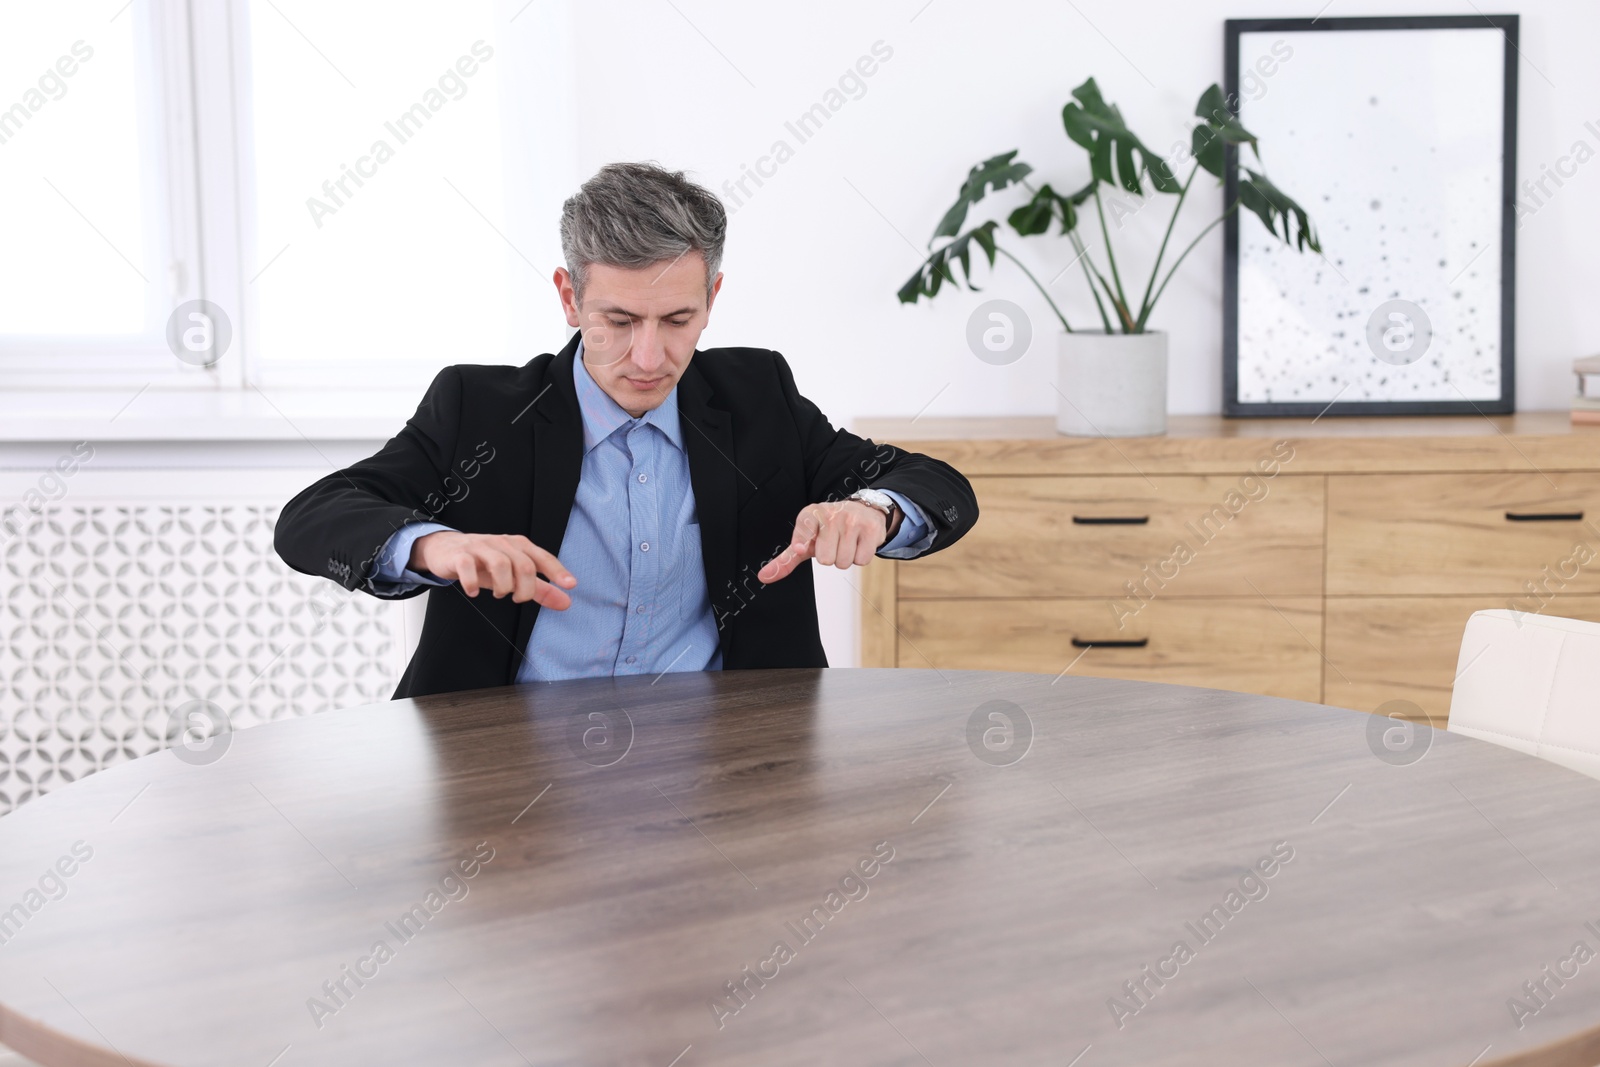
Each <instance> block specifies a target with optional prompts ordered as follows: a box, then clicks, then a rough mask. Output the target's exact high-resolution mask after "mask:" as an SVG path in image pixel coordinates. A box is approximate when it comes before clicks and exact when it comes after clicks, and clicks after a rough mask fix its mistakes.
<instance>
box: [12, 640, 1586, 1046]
mask: <svg viewBox="0 0 1600 1067" xmlns="http://www.w3.org/2000/svg"><path fill="white" fill-rule="evenodd" d="M0 908H3V909H10V910H8V911H5V912H0V939H3V940H4V944H3V945H0V1042H3V1043H5V1044H8V1045H10V1046H12V1047H14V1048H16V1049H17V1050H19V1051H21V1052H23V1053H24V1054H25V1055H27V1056H30V1057H32V1058H33V1059H36V1060H38V1061H39V1062H40V1063H43V1064H46V1065H49V1067H67V1065H87V1064H92V1065H97V1067H98V1065H107V1067H110V1065H128V1064H132V1065H138V1067H144V1065H160V1067H191V1065H192V1067H202V1065H206V1067H209V1065H213V1064H236V1065H258V1067H277V1065H281V1067H298V1065H307V1064H325V1065H334V1064H339V1065H349V1064H372V1065H378V1064H382V1065H386V1067H387V1065H400V1064H427V1065H439V1067H458V1065H465V1064H471V1065H481V1067H498V1065H504V1067H517V1065H527V1064H537V1065H544V1064H584V1065H593V1064H640V1065H657V1067H674V1065H676V1067H696V1065H702V1064H751V1063H762V1064H807V1065H810V1064H849V1065H857V1064H884V1065H888V1064H899V1065H919V1064H931V1065H937V1067H945V1065H951V1067H955V1065H973V1064H983V1065H994V1064H1027V1065H1029V1067H1034V1065H1039V1064H1058V1065H1067V1064H1073V1065H1077V1067H1110V1065H1119V1064H1126V1065H1134V1064H1138V1065H1143V1067H1150V1065H1158V1064H1186V1065H1187V1064H1224V1063H1225V1064H1253V1063H1271V1064H1274V1065H1298V1064H1304V1065H1306V1067H1319V1065H1335V1067H1346V1065H1360V1067H1373V1065H1379V1064H1419V1065H1420V1064H1427V1065H1448V1064H1458V1065H1463V1067H1464V1065H1467V1064H1471V1063H1476V1064H1477V1065H1479V1067H1487V1065H1489V1064H1511V1063H1516V1064H1562V1065H1574V1067H1575V1065H1578V1064H1593V1063H1595V1062H1596V1061H1597V1060H1600V1038H1597V1037H1596V1036H1595V1033H1596V1027H1597V1024H1600V959H1592V958H1591V957H1592V956H1593V955H1594V954H1595V953H1596V952H1600V782H1596V781H1592V780H1590V779H1588V778H1586V777H1583V776H1581V775H1578V774H1575V773H1573V772H1571V771H1567V770H1564V769H1562V768H1560V767H1557V766H1554V765H1552V764H1550V763H1547V762H1544V761H1541V760H1538V759H1534V758H1531V757H1527V756H1522V755H1519V754H1517V753H1514V752H1511V751H1509V750H1506V749H1503V748H1500V747H1497V746H1494V745H1489V744H1484V743H1482V742H1478V741H1473V740H1468V739H1464V738H1460V737H1456V736H1453V735H1449V734H1442V733H1434V732H1432V731H1430V730H1428V729H1426V728H1424V727H1419V728H1417V729H1416V731H1415V732H1414V733H1411V734H1409V736H1408V733H1407V731H1406V730H1405V729H1404V728H1403V727H1401V726H1399V725H1398V724H1396V723H1394V722H1392V721H1390V720H1386V719H1382V718H1377V717H1374V716H1368V715H1365V714H1362V713H1359V712H1352V711H1341V710H1338V709H1334V708H1328V707H1322V706H1318V705H1312V704H1304V703H1298V702H1294V701H1287V700H1277V699H1271V698H1267V697H1257V696H1244V695H1240V694H1236V693H1226V692H1219V691H1214V690H1202V689H1188V688H1181V687H1174V686H1164V685H1149V684H1140V683H1133V682H1119V681H1109V680H1100V679H1083V678H1072V677H1062V678H1059V679H1052V678H1050V677H1049V676H1044V675H1027V674H1003V673H989V672H976V671H942V672H940V671H931V670H927V671H922V670H777V671H731V672H726V673H705V674H698V673H695V674H668V675H664V676H662V677H660V678H658V679H654V680H652V679H650V678H648V677H633V678H619V679H596V680H587V681H580V682H566V683H560V684H555V685H531V686H518V687H510V688H505V689H495V690H483V691H479V692H473V693H458V694H451V695H446V696H438V697H429V698H423V699H417V700H402V701H396V702H393V703H387V704H374V705H369V706H366V707H360V708H353V709H349V710H346V711H340V712H332V713H329V714H325V715H318V716H314V717H310V718H304V719H296V720H290V721H284V722H278V723H272V724H268V725H264V726H260V727H257V728H254V729H251V730H247V731H242V732H240V733H237V734H232V735H227V736H226V737H223V738H217V739H213V740H212V741H211V742H209V744H208V746H192V745H190V744H189V743H185V744H183V745H180V746H179V747H176V748H174V749H172V750H169V751H166V752H162V753H159V754H157V755H154V756H149V757H146V758H144V759H140V760H136V761H133V762H131V763H127V764H123V765H120V766H117V767H114V768H113V769H110V770H107V771H105V772H103V773H100V774H96V775H94V776H92V777H90V778H87V779H85V780H84V781H81V782H78V783H76V784H74V785H72V786H70V787H68V788H66V789H63V790H60V791H58V792H55V793H52V794H50V795H48V796H46V797H43V798H41V799H38V800H34V801H32V802H30V803H28V804H26V805H24V806H23V807H22V808H20V809H18V810H17V811H16V812H15V813H13V814H11V815H9V816H7V817H5V818H4V819H0ZM1591 924H1592V925H1591ZM1580 945H1581V946H1583V948H1582V949H1581V950H1580V949H1579V946H1580ZM1563 976H1564V977H1563ZM1525 983H1527V984H1526V985H1525ZM1518 1004H1520V1005H1521V1009H1520V1010H1519V1009H1518V1008H1517V1007H1516V1005H1518Z"/></svg>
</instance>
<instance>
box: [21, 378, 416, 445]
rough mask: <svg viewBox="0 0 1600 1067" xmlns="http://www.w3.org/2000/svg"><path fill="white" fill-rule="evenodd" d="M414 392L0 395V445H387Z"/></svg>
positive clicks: (406, 416) (28, 391)
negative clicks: (305, 441)
mask: <svg viewBox="0 0 1600 1067" xmlns="http://www.w3.org/2000/svg"><path fill="white" fill-rule="evenodd" d="M422 392H423V390H420V389H406V390H396V389H269V390H267V391H266V392H264V393H263V392H262V391H260V390H257V389H244V390H238V389H230V390H204V391H200V390H184V391H177V390H167V391H158V390H155V389H145V390H144V391H142V392H139V393H137V394H133V393H131V392H130V391H125V390H116V391H111V390H76V391H73V392H67V391H62V390H46V389H7V390H4V391H0V443H15V442H24V441H91V442H95V441H300V440H308V439H309V440H313V441H367V440H371V441H386V440H388V439H389V438H390V437H393V436H394V435H395V433H396V432H397V431H398V430H399V429H400V427H402V426H403V425H405V422H406V420H407V419H409V418H410V417H411V414H412V412H414V411H415V410H416V407H417V403H418V401H419V400H420V399H421V397H422Z"/></svg>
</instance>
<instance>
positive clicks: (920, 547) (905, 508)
mask: <svg viewBox="0 0 1600 1067" xmlns="http://www.w3.org/2000/svg"><path fill="white" fill-rule="evenodd" d="M879 491H880V492H883V493H886V494H888V496H889V499H891V500H893V501H894V502H895V503H896V504H899V505H900V510H901V512H903V513H904V518H902V519H901V520H900V529H899V530H897V531H895V535H894V536H893V537H892V538H890V539H889V543H888V544H886V545H884V546H883V547H882V548H880V549H878V555H880V556H882V557H884V558H885V559H911V558H913V557H914V556H920V555H921V554H922V553H924V552H926V551H927V550H928V549H929V548H930V547H932V545H933V539H934V536H935V535H936V534H937V533H938V531H937V530H933V529H930V528H929V526H928V519H927V516H925V515H923V513H922V509H921V508H919V507H917V505H916V504H915V503H913V502H912V501H910V500H908V499H906V498H905V497H904V496H902V495H901V494H899V493H897V492H895V491H894V490H893V489H882V490H879Z"/></svg>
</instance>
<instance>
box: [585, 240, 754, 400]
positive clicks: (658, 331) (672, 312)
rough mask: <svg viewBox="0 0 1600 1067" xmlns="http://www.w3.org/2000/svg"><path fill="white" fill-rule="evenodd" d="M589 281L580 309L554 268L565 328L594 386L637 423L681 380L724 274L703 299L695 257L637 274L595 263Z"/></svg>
mask: <svg viewBox="0 0 1600 1067" xmlns="http://www.w3.org/2000/svg"><path fill="white" fill-rule="evenodd" d="M588 275H589V276H588V280H587V284H586V285H585V286H584V291H583V303H582V305H581V306H580V305H579V304H578V302H577V294H576V293H575V292H574V291H573V288H572V277H571V275H569V274H568V273H567V271H566V268H564V267H563V268H559V269H557V270H556V274H555V283H556V289H557V290H558V291H559V292H560V294H561V306H562V307H563V308H564V309H565V310H566V313H567V325H569V326H575V327H577V328H578V329H580V330H582V331H583V362H584V365H585V366H586V367H588V369H589V374H590V376H591V377H593V378H594V380H595V382H596V384H598V385H599V386H600V388H601V389H603V390H605V393H606V395H607V396H609V397H610V398H611V399H612V400H615V401H616V402H617V405H618V406H619V407H621V408H622V410H624V411H626V412H627V413H628V414H629V415H632V416H633V417H634V418H638V417H639V416H640V415H643V414H644V413H645V412H647V411H649V410H651V409H652V408H655V407H656V406H658V405H659V404H660V403H661V402H662V401H663V400H665V399H666V398H667V396H668V394H670V393H671V392H672V388H673V386H675V385H677V384H678V379H679V378H681V377H683V372H684V371H685V370H686V369H687V368H688V366H689V360H690V359H691V358H692V357H693V356H694V349H695V345H697V344H698V343H699V341H700V333H701V331H703V330H704V329H705V328H706V322H707V320H708V319H709V317H710V315H711V304H712V302H713V301H714V300H715V299H716V295H717V290H719V289H721V288H722V275H721V274H718V275H717V277H716V281H715V283H714V284H713V285H712V287H711V292H710V293H709V294H708V293H707V292H706V262H705V257H704V256H702V255H701V254H700V253H699V252H689V253H687V254H685V255H683V256H680V257H679V258H677V259H676V260H667V261H666V262H663V263H656V264H653V265H651V266H649V267H643V268H640V269H637V270H628V269H625V268H622V267H612V266H607V265H606V264H603V263H593V264H590V266H589V271H588Z"/></svg>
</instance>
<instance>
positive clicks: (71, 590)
mask: <svg viewBox="0 0 1600 1067" xmlns="http://www.w3.org/2000/svg"><path fill="white" fill-rule="evenodd" d="M92 467H93V461H92V460H91V461H89V462H88V463H86V464H84V465H83V466H82V467H80V468H79V469H78V470H77V471H76V472H75V473H74V474H73V475H72V476H71V477H70V478H66V479H60V478H57V479H45V482H44V485H45V486H47V488H48V491H45V490H43V489H41V477H42V476H41V475H40V474H39V473H37V471H0V814H4V813H6V812H9V811H11V810H13V809H14V808H15V807H16V806H17V805H20V804H24V803H26V802H27V801H29V800H31V799H33V798H34V797H37V796H39V795H41V794H43V793H48V792H50V791H51V790H53V789H58V788H60V787H61V786H63V785H65V784H67V783H69V782H73V781H76V780H77V779H79V778H81V777H83V776H84V775H87V774H92V773H94V772H95V771H97V770H100V769H102V768H105V767H109V766H111V765H112V764H114V763H119V762H121V761H123V760H129V759H133V758H135V757H138V756H143V755H147V754H149V753H153V752H157V751H160V750H161V749H164V748H167V747H169V746H168V741H167V736H166V735H167V729H168V727H167V723H168V716H169V715H170V714H171V713H172V712H173V711H174V710H175V709H177V708H178V707H180V706H182V705H184V704H185V703H187V702H189V701H191V700H197V699H199V700H206V701H210V702H211V703H212V704H214V705H215V706H216V707H218V708H220V709H221V710H222V711H223V712H224V713H225V714H226V715H227V717H228V719H229V722H230V725H231V727H232V729H234V730H239V729H246V728H248V727H250V726H254V725H256V724H259V723H263V722H267V721H270V720H272V719H282V718H288V717H291V716H296V715H308V714H313V713H316V712H320V711H326V710H329V709H333V708H342V707H350V706H352V705H356V704H367V703H372V702H374V701H383V700H387V699H389V696H390V694H391V693H393V691H394V687H395V684H396V682H397V681H398V679H399V676H400V673H401V671H402V670H403V668H404V663H405V657H406V656H407V654H408V651H409V649H408V644H409V645H414V643H415V640H414V637H413V639H412V641H410V642H407V641H406V639H405V637H404V633H405V624H404V621H403V620H404V616H405V615H406V614H407V609H406V608H405V607H402V604H401V603H397V602H385V601H380V600H377V599H375V598H373V597H370V596H367V595H365V594H362V593H349V592H346V591H345V590H344V589H342V588H341V587H340V586H338V585H335V584H334V583H333V582H331V581H329V580H327V579H322V578H312V577H309V576H306V575H302V574H297V573H295V572H294V571H291V570H290V569H289V568H288V566H286V565H285V564H284V563H283V561H282V560H280V559H279V558H278V556H277V553H276V552H274V551H273V549H272V531H273V525H274V523H275V521H276V519H277V515H278V511H279V508H280V507H281V506H282V504H283V503H284V502H286V501H287V500H288V499H289V498H290V497H291V496H293V495H294V494H295V493H297V492H299V491H300V490H301V489H303V488H304V487H305V486H307V485H309V484H310V483H311V482H312V481H314V480H315V479H316V478H317V477H318V476H319V475H320V473H321V472H319V471H316V470H308V469H304V468H301V469H288V470H273V469H266V470H263V469H255V470H237V469H233V470H223V469H216V468H212V469H205V470H171V469H168V470H94V469H92ZM25 501H28V502H31V504H32V505H38V509H37V510H34V508H33V507H32V506H27V505H25V506H24V508H23V509H22V510H16V508H17V505H18V504H19V503H21V502H25ZM8 512H9V514H10V517H11V519H12V520H14V524H15V527H16V529H17V533H16V534H15V535H12V534H11V533H10V531H9V529H7V528H6V525H5V522H4V519H5V518H6V515H7V513H8ZM15 520H20V521H15ZM419 599H420V598H419ZM405 603H407V604H410V605H411V607H412V612H413V614H414V610H415V606H416V603H417V602H416V601H412V602H405ZM163 758H171V759H175V758H177V757H176V756H167V757H163Z"/></svg>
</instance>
